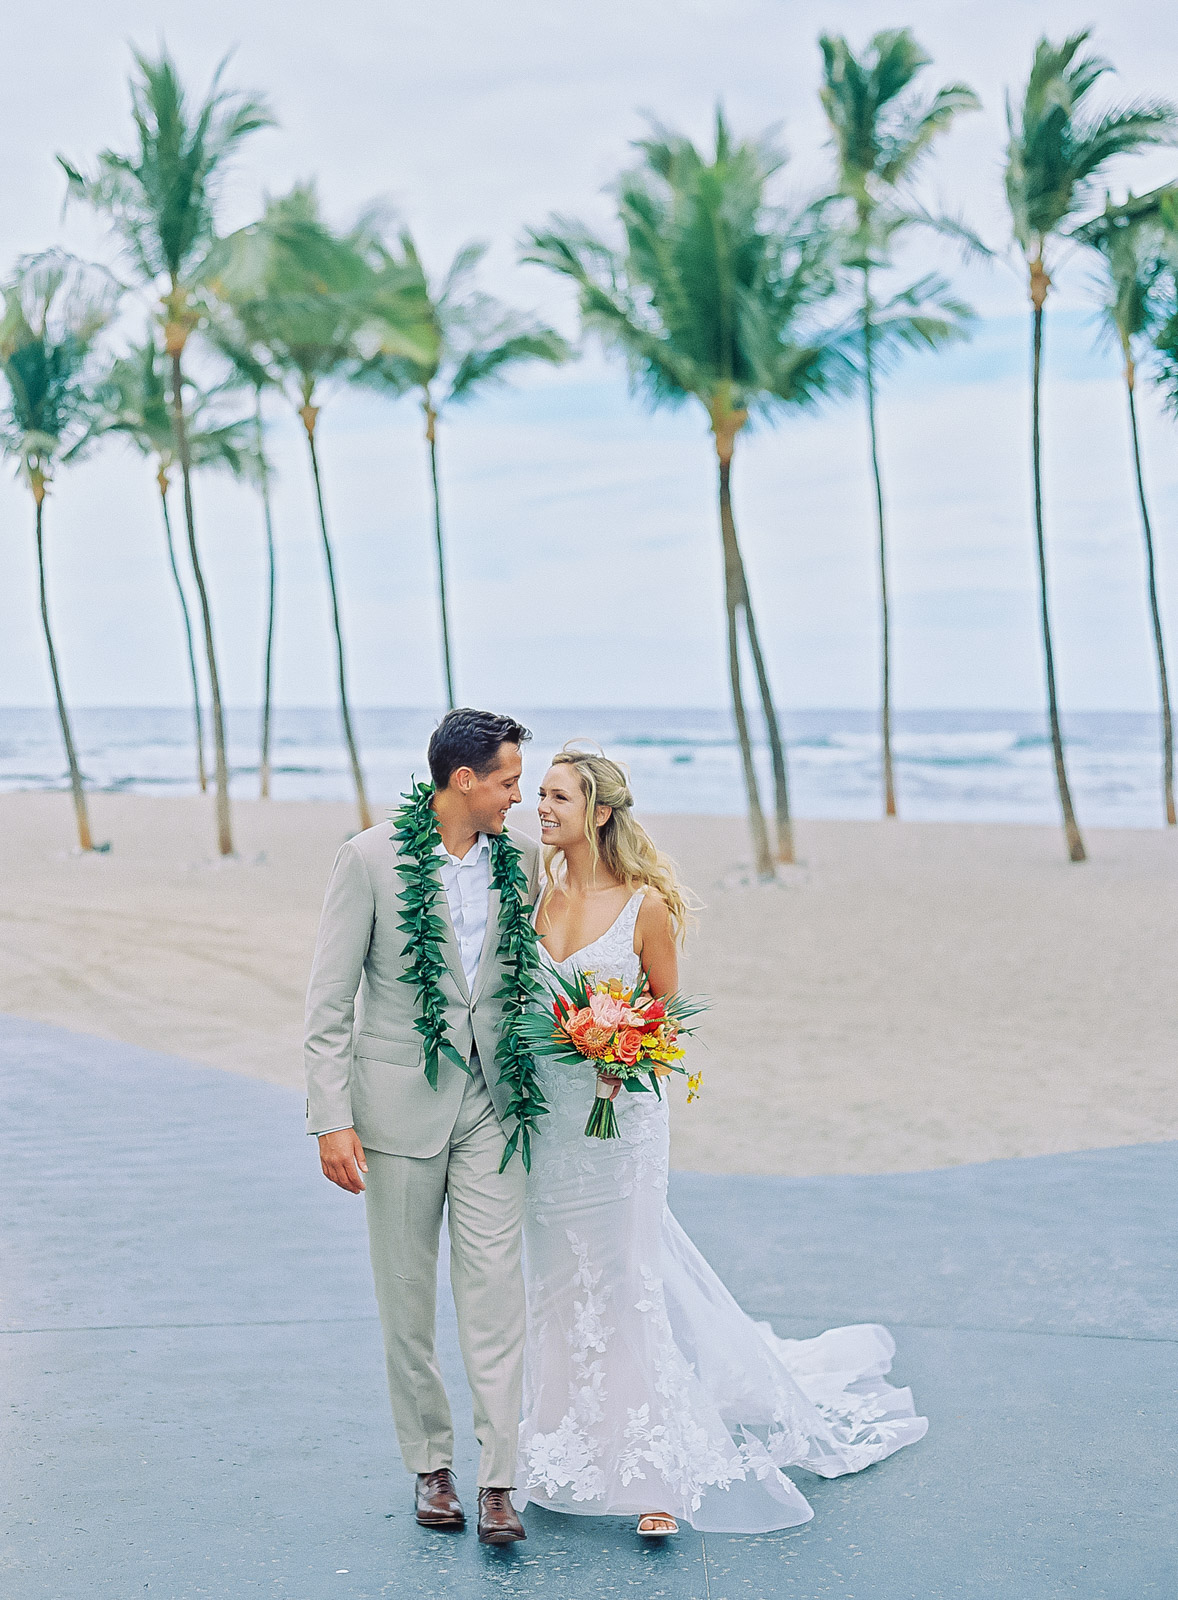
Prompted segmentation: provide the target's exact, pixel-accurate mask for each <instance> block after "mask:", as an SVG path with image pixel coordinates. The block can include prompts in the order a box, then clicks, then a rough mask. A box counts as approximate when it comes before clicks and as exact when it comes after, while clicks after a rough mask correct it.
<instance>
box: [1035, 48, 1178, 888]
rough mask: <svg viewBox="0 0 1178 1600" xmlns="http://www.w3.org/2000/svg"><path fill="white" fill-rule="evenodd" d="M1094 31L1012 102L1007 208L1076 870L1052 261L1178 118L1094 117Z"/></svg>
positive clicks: (1044, 53) (1164, 106)
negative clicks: (1113, 169)
mask: <svg viewBox="0 0 1178 1600" xmlns="http://www.w3.org/2000/svg"><path fill="white" fill-rule="evenodd" d="M1089 37H1090V30H1089V29H1086V28H1085V29H1083V30H1081V31H1080V32H1079V33H1074V34H1072V35H1071V37H1070V38H1067V39H1065V40H1064V41H1063V43H1062V44H1058V45H1056V44H1052V42H1051V41H1050V40H1049V39H1040V40H1039V43H1038V44H1037V45H1036V46H1035V55H1034V60H1033V62H1032V65H1031V73H1030V77H1029V78H1028V79H1027V86H1026V89H1025V90H1024V91H1023V97H1022V102H1021V104H1020V105H1019V106H1018V107H1017V109H1016V107H1015V106H1014V105H1012V104H1011V103H1010V101H1009V100H1008V102H1007V111H1006V117H1007V126H1008V129H1009V135H1010V137H1009V143H1008V145H1007V153H1006V199H1007V204H1008V205H1009V207H1010V215H1011V221H1012V224H1013V232H1014V240H1015V243H1016V245H1017V246H1018V248H1019V251H1020V252H1021V254H1022V257H1023V260H1024V261H1025V263H1026V266H1027V274H1028V292H1029V294H1030V300H1031V311H1032V322H1031V468H1032V478H1033V486H1034V501H1035V545H1036V554H1037V557H1038V567H1039V618H1040V625H1041V628H1042V633H1043V656H1044V664H1045V669H1046V677H1047V712H1048V718H1049V721H1050V725H1051V747H1052V751H1053V754H1054V757H1055V782H1056V787H1057V789H1058V791H1059V803H1060V809H1061V811H1062V813H1063V826H1064V834H1065V837H1066V839H1067V847H1068V855H1069V857H1070V859H1071V860H1072V861H1083V860H1084V859H1085V850H1084V841H1083V839H1082V837H1081V835H1080V829H1079V827H1078V825H1077V823H1076V815H1075V811H1074V809H1073V807H1072V795H1071V789H1070V788H1069V786H1068V774H1067V767H1066V764H1065V761H1064V748H1063V736H1062V734H1061V732H1060V725H1059V702H1058V699H1057V696H1056V688H1055V655H1054V650H1053V648H1052V642H1051V616H1050V611H1049V608H1048V594H1047V551H1046V545H1045V542H1044V535H1043V479H1042V454H1041V438H1040V388H1041V381H1042V368H1043V307H1044V305H1045V303H1046V300H1047V294H1048V291H1049V289H1050V288H1051V267H1052V266H1053V265H1054V262H1053V260H1052V259H1051V257H1052V255H1053V251H1054V247H1055V245H1056V243H1057V242H1058V240H1059V239H1060V238H1061V236H1066V235H1067V233H1068V232H1069V224H1073V225H1074V223H1075V222H1076V221H1077V220H1078V219H1077V213H1078V212H1079V211H1080V210H1081V209H1082V208H1083V207H1084V205H1085V204H1086V203H1087V201H1088V199H1089V197H1090V195H1091V192H1092V189H1093V186H1094V184H1095V182H1096V180H1097V178H1098V177H1099V175H1100V174H1101V173H1102V172H1103V170H1104V169H1105V168H1106V167H1107V165H1108V163H1109V162H1110V161H1111V160H1112V159H1113V158H1114V157H1115V156H1120V155H1130V154H1133V153H1134V152H1136V151H1139V150H1141V149H1143V148H1145V147H1146V146H1148V145H1155V144H1162V143H1166V142H1169V141H1170V140H1172V138H1173V136H1174V130H1175V126H1176V123H1178V118H1176V116H1175V111H1174V108H1173V107H1172V106H1171V105H1169V104H1168V103H1166V102H1164V101H1140V102H1137V103H1135V104H1130V105H1123V106H1113V107H1110V108H1109V109H1107V110H1104V111H1101V112H1089V111H1088V110H1087V109H1086V108H1087V106H1088V104H1089V101H1090V96H1091V94H1092V91H1093V89H1094V88H1095V86H1096V84H1097V83H1098V82H1099V80H1100V79H1101V78H1102V77H1103V76H1104V74H1105V73H1106V72H1108V71H1110V70H1111V69H1110V66H1109V63H1108V62H1107V61H1103V60H1102V59H1101V58H1100V57H1099V56H1094V55H1088V54H1085V53H1084V47H1085V46H1086V44H1087V43H1088V40H1089Z"/></svg>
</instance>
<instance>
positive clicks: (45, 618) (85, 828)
mask: <svg viewBox="0 0 1178 1600" xmlns="http://www.w3.org/2000/svg"><path fill="white" fill-rule="evenodd" d="M33 496H34V499H35V500H36V503H37V576H38V580H39V582H40V587H41V628H42V630H43V632H44V634H45V648H46V649H47V650H48V652H49V671H50V673H51V675H52V677H53V693H54V696H55V698H56V700H57V720H58V722H59V723H60V724H61V741H62V743H63V744H64V745H65V759H66V761H67V763H68V765H69V769H70V788H71V789H72V790H73V795H74V815H75V816H76V817H77V821H78V845H79V847H80V848H81V849H82V850H93V848H94V840H93V837H92V836H91V833H90V815H89V812H88V811H87V809H86V791H85V789H83V787H82V772H81V768H80V767H79V766H78V753H77V750H76V749H75V747H74V733H73V729H72V728H71V727H70V715H69V712H68V711H67V710H66V704H65V694H64V692H63V690H62V687H61V673H60V672H59V671H58V669H57V651H56V649H55V648H54V645H53V630H52V629H51V628H50V626H49V599H48V596H47V594H46V592H45V541H44V534H43V529H42V513H43V510H44V502H45V488H44V485H43V484H38V485H35V486H34V489H33Z"/></svg>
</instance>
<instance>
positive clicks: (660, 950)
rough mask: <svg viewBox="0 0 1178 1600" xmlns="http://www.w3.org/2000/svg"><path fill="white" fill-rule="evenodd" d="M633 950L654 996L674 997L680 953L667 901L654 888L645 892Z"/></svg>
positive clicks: (677, 980) (676, 987) (639, 912)
mask: <svg viewBox="0 0 1178 1600" xmlns="http://www.w3.org/2000/svg"><path fill="white" fill-rule="evenodd" d="M634 948H635V950H636V951H637V952H638V957H639V959H640V960H641V962H642V969H643V971H644V972H645V973H646V980H647V983H648V985H649V987H650V992H651V994H653V995H656V996H661V995H666V994H674V993H675V991H676V989H678V987H679V952H678V950H677V949H676V948H675V934H674V930H673V928H672V927H671V914H670V912H669V911H668V910H667V905H666V901H665V900H664V899H663V897H662V895H661V894H659V892H658V890H657V889H648V890H647V891H646V897H645V899H644V900H643V902H642V905H641V906H640V908H639V911H638V922H637V925H636V926H635V929H634Z"/></svg>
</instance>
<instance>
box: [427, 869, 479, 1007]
mask: <svg viewBox="0 0 1178 1600" xmlns="http://www.w3.org/2000/svg"><path fill="white" fill-rule="evenodd" d="M434 910H435V911H436V912H437V913H438V915H439V917H441V919H442V922H443V923H444V925H445V928H446V937H445V939H444V940H443V941H442V954H443V955H444V956H445V958H446V965H447V966H448V967H449V969H450V976H451V977H452V978H453V979H454V982H455V983H456V984H457V985H458V992H459V994H460V995H461V996H462V998H463V999H464V1000H469V999H470V990H469V989H468V988H467V986H466V973H465V972H463V970H462V951H461V950H459V948H458V935H457V934H456V933H455V932H454V924H453V922H452V921H451V920H450V902H449V901H448V900H447V899H446V891H445V889H442V888H439V889H438V898H437V899H436V900H435V901H434Z"/></svg>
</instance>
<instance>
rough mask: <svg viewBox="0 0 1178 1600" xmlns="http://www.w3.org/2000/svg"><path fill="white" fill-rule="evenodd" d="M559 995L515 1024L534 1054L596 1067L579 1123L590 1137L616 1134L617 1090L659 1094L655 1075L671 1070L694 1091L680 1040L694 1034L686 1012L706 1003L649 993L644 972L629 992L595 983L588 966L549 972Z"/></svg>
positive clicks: (695, 1077) (696, 1077) (695, 1079)
mask: <svg viewBox="0 0 1178 1600" xmlns="http://www.w3.org/2000/svg"><path fill="white" fill-rule="evenodd" d="M551 976H553V977H554V978H555V979H556V981H557V983H559V984H560V987H561V989H562V990H563V991H564V992H563V993H558V994H556V995H555V996H554V998H553V1001H552V1015H551V1016H548V1015H546V1014H545V1013H543V1012H532V1013H531V1014H529V1015H528V1016H525V1017H522V1018H521V1019H520V1021H519V1024H518V1032H519V1036H520V1038H521V1039H523V1040H524V1041H525V1043H526V1044H527V1045H528V1047H529V1048H530V1049H531V1050H533V1051H534V1052H535V1053H536V1054H537V1055H545V1056H554V1057H555V1058H556V1059H557V1060H558V1061H562V1062H565V1063H566V1064H567V1065H569V1066H580V1065H581V1064H582V1062H584V1061H592V1062H593V1063H594V1065H595V1066H596V1068H597V1093H596V1095H595V1096H594V1100H593V1109H592V1110H591V1111H590V1113H589V1120H588V1122H587V1123H586V1124H585V1132H586V1134H587V1135H588V1136H589V1137H590V1138H591V1139H616V1138H617V1136H618V1119H617V1115H616V1113H615V1112H614V1098H615V1096H616V1095H617V1093H618V1091H619V1089H626V1090H628V1091H629V1092H630V1093H632V1094H634V1093H649V1092H651V1091H653V1092H654V1093H655V1094H656V1095H661V1093H662V1091H661V1090H660V1088H659V1079H660V1078H666V1077H669V1076H670V1075H671V1073H673V1072H681V1073H683V1074H684V1075H685V1076H686V1077H687V1091H688V1093H687V1098H688V1100H689V1101H691V1100H694V1099H695V1097H696V1095H697V1094H698V1093H699V1086H700V1078H701V1075H700V1074H699V1073H698V1072H694V1073H688V1072H687V1068H686V1067H685V1066H684V1065H683V1057H684V1054H685V1052H684V1049H683V1046H682V1045H681V1044H680V1043H679V1040H680V1039H681V1038H684V1037H686V1036H688V1035H690V1034H691V1033H692V1032H694V1029H692V1028H690V1027H688V1026H687V1023H688V1021H689V1019H690V1018H691V1017H694V1016H698V1014H699V1013H700V1012H701V1011H704V1010H706V1009H707V1007H706V1003H705V1002H704V1001H702V1000H699V999H693V998H691V997H689V996H685V995H678V994H675V995H668V996H665V997H664V998H663V999H661V1000H655V999H653V998H652V997H651V995H650V993H649V991H648V990H647V987H646V975H645V974H642V975H641V976H640V977H639V979H638V983H637V984H636V985H635V987H634V988H633V989H632V990H626V989H625V988H624V986H623V985H622V983H621V982H620V981H619V980H618V979H616V978H614V979H611V980H610V981H609V982H608V983H598V982H596V981H595V980H594V975H593V974H592V973H591V972H579V973H577V975H576V977H575V978H572V979H568V978H565V977H564V976H563V975H562V974H561V973H559V972H557V973H553V974H552V975H551Z"/></svg>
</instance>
